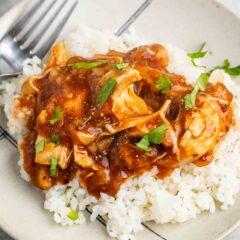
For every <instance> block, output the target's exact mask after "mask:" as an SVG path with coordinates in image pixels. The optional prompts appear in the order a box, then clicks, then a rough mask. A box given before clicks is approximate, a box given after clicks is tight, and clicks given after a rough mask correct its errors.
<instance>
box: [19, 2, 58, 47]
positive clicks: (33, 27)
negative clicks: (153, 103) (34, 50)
mask: <svg viewBox="0 0 240 240" xmlns="http://www.w3.org/2000/svg"><path fill="white" fill-rule="evenodd" d="M56 2H57V1H55V0H53V1H52V2H51V4H50V5H49V6H48V7H47V8H46V10H45V11H43V13H42V14H41V15H40V16H39V17H38V19H37V20H36V21H35V22H34V23H33V25H32V26H31V27H30V28H29V29H28V30H27V32H26V33H25V34H24V35H23V36H22V37H20V39H17V42H18V43H19V44H20V45H22V44H24V43H25V42H26V41H27V40H28V39H29V37H30V36H31V34H32V32H33V30H34V29H36V27H37V26H38V25H39V24H40V23H41V20H42V19H43V18H44V17H45V16H46V15H47V14H48V12H49V11H50V10H51V9H52V7H53V6H54V4H56Z"/></svg>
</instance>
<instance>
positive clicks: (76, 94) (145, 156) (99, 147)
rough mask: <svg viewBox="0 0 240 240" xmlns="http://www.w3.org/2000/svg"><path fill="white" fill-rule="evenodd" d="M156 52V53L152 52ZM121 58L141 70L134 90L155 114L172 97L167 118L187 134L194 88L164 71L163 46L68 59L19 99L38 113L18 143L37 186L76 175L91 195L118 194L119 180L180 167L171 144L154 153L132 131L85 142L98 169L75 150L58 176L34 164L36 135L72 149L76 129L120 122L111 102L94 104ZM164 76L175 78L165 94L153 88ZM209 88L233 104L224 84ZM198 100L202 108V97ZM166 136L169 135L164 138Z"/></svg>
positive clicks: (96, 129)
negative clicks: (80, 161) (58, 112)
mask: <svg viewBox="0 0 240 240" xmlns="http://www.w3.org/2000/svg"><path fill="white" fill-rule="evenodd" d="M152 52H153V53H156V52H157V54H155V55H154V54H152ZM120 58H121V59H122V61H123V62H125V63H126V62H127V63H129V66H130V67H132V68H134V69H137V70H138V71H139V72H140V75H141V76H142V80H141V81H138V82H136V83H134V90H135V93H136V94H137V95H138V96H139V97H141V98H142V99H143V100H144V101H145V103H146V104H147V105H148V106H149V108H150V109H151V110H152V111H153V112H156V111H157V110H159V109H160V107H161V106H162V105H163V103H164V102H165V101H166V100H167V99H170V100H171V101H172V102H171V105H170V108H169V109H168V111H167V114H166V118H167V119H168V121H169V122H170V123H171V125H172V126H173V128H174V130H175V131H176V132H177V137H178V139H180V138H181V136H182V135H183V132H184V128H185V127H184V121H185V115H186V113H187V112H188V111H187V110H185V109H184V102H183V97H184V95H186V94H187V93H190V92H191V90H192V86H190V85H188V84H187V83H186V82H185V79H184V77H182V76H179V75H176V74H173V73H169V72H168V71H167V70H166V66H167V64H168V57H167V55H166V50H165V49H164V48H163V47H162V46H161V45H158V44H153V45H150V47H144V46H143V47H142V48H139V49H134V50H132V51H130V52H129V53H126V54H125V53H118V52H114V51H111V52H109V53H108V54H107V55H97V56H96V57H95V58H92V59H83V58H81V57H73V58H70V59H69V60H68V63H67V64H66V65H65V66H56V67H53V68H52V69H51V70H50V71H49V72H48V74H45V75H44V76H43V77H42V78H39V79H37V80H36V82H35V83H36V86H37V88H38V89H39V92H38V93H34V94H25V95H23V96H22V97H21V98H20V102H21V106H25V107H29V108H33V109H34V110H35V112H36V114H35V115H34V116H35V117H33V119H31V124H29V125H28V127H29V130H30V134H29V135H28V136H27V137H26V138H25V139H24V141H23V142H22V143H21V145H20V149H21V150H22V152H23V158H24V168H25V170H26V171H27V173H28V174H29V175H30V177H31V179H32V182H33V184H34V185H35V186H37V187H40V188H42V189H49V188H50V187H52V186H53V185H55V184H57V183H60V184H65V183H67V182H69V181H70V180H72V179H73V178H74V177H78V178H79V181H80V183H81V184H82V185H83V186H84V187H86V188H87V190H88V192H89V193H90V194H93V195H94V196H96V197H99V196H100V193H101V192H104V193H107V194H109V195H112V196H114V195H115V194H116V193H117V192H118V190H119V188H120V186H121V184H122V183H123V182H125V181H126V180H127V179H128V178H129V177H132V176H139V175H142V174H143V173H144V172H146V171H150V170H151V169H152V168H153V167H154V166H155V167H157V168H158V170H159V173H158V177H159V178H164V177H166V176H169V175H170V174H171V173H172V171H173V170H174V168H176V167H178V166H179V165H181V163H180V162H179V159H177V157H176V154H175V153H173V152H172V146H171V144H170V145H169V144H167V143H166V144H160V145H155V144H151V147H152V151H151V152H144V151H143V150H141V149H139V148H138V147H137V146H136V145H135V144H136V143H137V142H139V141H140V139H141V137H138V136H130V135H129V134H128V133H129V132H128V130H124V131H121V132H119V133H116V134H113V135H111V136H110V135H109V136H100V137H99V138H98V139H97V140H95V141H94V142H92V143H90V144H89V145H87V146H84V148H85V149H86V150H87V152H88V154H89V156H91V157H92V159H93V161H94V164H95V166H96V168H94V169H93V168H83V167H80V166H79V165H77V164H76V163H75V162H74V155H73V154H71V155H70V160H69V163H68V167H67V168H66V169H61V168H60V167H59V166H58V167H57V174H56V176H55V177H50V175H49V168H50V166H48V165H41V164H38V163H36V162H35V141H36V137H37V135H38V134H39V135H41V136H43V137H45V138H46V139H50V138H51V136H52V135H53V134H57V135H58V136H59V138H60V141H61V145H63V146H67V147H68V148H70V149H72V148H73V145H74V144H75V145H81V143H79V140H78V139H77V138H76V136H75V135H74V131H75V130H86V131H87V132H91V131H94V132H99V133H101V132H104V131H106V129H105V125H106V124H114V123H117V119H116V117H115V116H114V115H113V114H112V112H111V109H112V103H111V101H107V102H106V103H105V104H104V105H103V106H100V105H98V104H97V103H96V95H97V92H98V91H99V87H98V83H99V81H100V79H101V78H102V76H103V75H104V74H106V73H107V72H108V71H110V70H111V69H112V68H113V66H114V64H115V63H116V62H118V61H119V59H120ZM99 60H104V61H106V64H103V65H101V66H99V67H97V68H94V69H91V70H86V69H73V68H72V67H69V66H68V64H69V63H77V62H81V61H99ZM123 71H124V70H123ZM160 76H168V77H169V78H170V80H171V82H172V88H171V90H170V91H169V92H168V93H166V94H163V93H161V92H159V91H157V90H156V89H155V87H154V83H155V81H156V79H157V78H158V77H160ZM206 92H207V93H209V94H212V95H213V96H215V97H219V98H221V99H227V100H228V101H229V102H231V99H232V95H231V93H230V92H229V91H227V90H226V88H225V86H223V85H222V84H220V83H219V85H218V86H217V88H216V87H213V86H211V84H209V86H208V88H207V91H206ZM29 96H31V98H32V99H34V100H32V101H31V104H32V105H29V104H30V103H29V101H27V98H29ZM196 104H197V105H198V104H199V106H200V105H201V102H200V100H199V101H197V103H196ZM57 106H60V107H61V109H62V119H61V121H58V122H57V123H56V124H54V125H51V124H50V123H49V120H50V119H52V118H53V116H54V111H55V109H56V107H57ZM42 111H47V113H48V114H47V117H45V118H46V119H45V121H43V122H41V121H40V120H39V118H40V117H39V115H40V113H41V114H42ZM221 111H222V115H223V117H224V118H225V119H224V121H226V122H228V124H226V125H227V127H226V129H224V131H225V132H227V131H228V128H229V127H230V125H231V122H232V119H231V109H230V107H229V106H225V109H221ZM43 115H44V114H43ZM36 116H38V117H36ZM43 118H44V116H43ZM29 121H30V120H29ZM32 122H34V123H35V124H33V123H32ZM148 124H151V125H153V126H155V125H156V126H159V125H161V122H159V121H157V122H155V121H154V120H153V121H152V122H148ZM224 126H225V125H224ZM167 138H168V136H166V140H167ZM169 139H170V137H169ZM170 140H171V139H170ZM170 140H169V141H170ZM211 155H212V154H207V155H204V156H203V157H202V158H200V159H198V161H196V164H197V165H199V166H203V165H206V164H208V163H209V162H210V161H211V159H212V158H211ZM39 179H41V180H40V181H39Z"/></svg>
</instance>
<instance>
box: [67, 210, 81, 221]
mask: <svg viewBox="0 0 240 240" xmlns="http://www.w3.org/2000/svg"><path fill="white" fill-rule="evenodd" d="M67 217H68V218H70V219H71V220H73V221H76V220H77V219H78V218H79V216H78V214H77V213H76V211H74V210H72V211H71V212H69V213H68V215H67Z"/></svg>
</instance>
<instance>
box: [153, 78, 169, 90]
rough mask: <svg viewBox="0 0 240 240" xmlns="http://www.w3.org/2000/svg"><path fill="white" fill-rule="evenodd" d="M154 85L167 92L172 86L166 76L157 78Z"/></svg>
mask: <svg viewBox="0 0 240 240" xmlns="http://www.w3.org/2000/svg"><path fill="white" fill-rule="evenodd" d="M155 85H156V88H157V90H159V91H161V92H162V93H167V92H168V91H169V90H170V89H171V87H172V82H171V80H170V78H169V77H168V76H162V77H159V78H158V79H157V81H156V84H155Z"/></svg>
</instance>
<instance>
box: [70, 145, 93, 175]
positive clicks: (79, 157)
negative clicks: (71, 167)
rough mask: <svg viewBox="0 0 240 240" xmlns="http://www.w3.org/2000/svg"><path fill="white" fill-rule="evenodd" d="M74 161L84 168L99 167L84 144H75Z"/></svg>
mask: <svg viewBox="0 0 240 240" xmlns="http://www.w3.org/2000/svg"><path fill="white" fill-rule="evenodd" d="M73 151H74V162H75V163H76V164H77V165H78V166H80V167H83V168H92V169H94V170H96V169H97V167H96V165H95V164H94V161H93V159H92V157H90V156H89V154H88V152H87V150H86V149H85V148H84V147H83V146H78V145H74V147H73Z"/></svg>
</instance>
